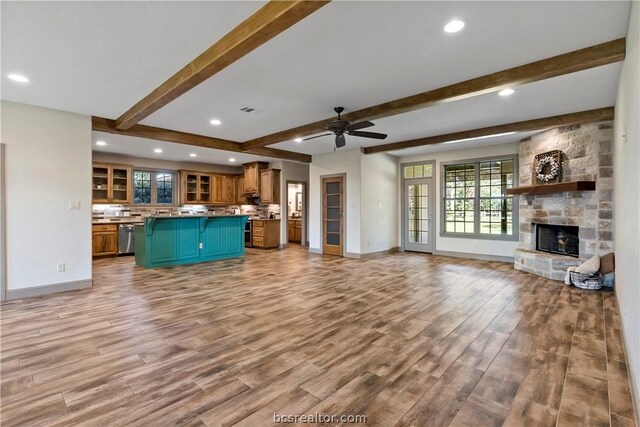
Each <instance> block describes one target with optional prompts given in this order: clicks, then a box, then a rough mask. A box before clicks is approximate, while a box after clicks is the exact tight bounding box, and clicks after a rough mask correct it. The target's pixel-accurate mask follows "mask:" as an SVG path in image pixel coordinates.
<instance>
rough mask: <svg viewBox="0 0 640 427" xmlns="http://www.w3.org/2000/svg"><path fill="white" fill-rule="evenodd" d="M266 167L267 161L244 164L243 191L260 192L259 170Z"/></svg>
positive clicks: (267, 165)
mask: <svg viewBox="0 0 640 427" xmlns="http://www.w3.org/2000/svg"><path fill="white" fill-rule="evenodd" d="M268 167H269V163H266V162H251V163H245V164H244V193H259V192H260V171H261V170H263V169H267V168H268Z"/></svg>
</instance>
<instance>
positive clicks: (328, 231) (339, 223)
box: [322, 176, 344, 256]
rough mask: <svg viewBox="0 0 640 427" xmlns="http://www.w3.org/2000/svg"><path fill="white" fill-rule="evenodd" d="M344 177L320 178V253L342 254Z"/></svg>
mask: <svg viewBox="0 0 640 427" xmlns="http://www.w3.org/2000/svg"><path fill="white" fill-rule="evenodd" d="M343 247H344V177H343V176H337V177H331V178H322V253H323V254H326V255H338V256H342V250H343Z"/></svg>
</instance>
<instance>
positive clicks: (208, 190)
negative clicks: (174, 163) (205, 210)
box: [180, 171, 212, 205]
mask: <svg viewBox="0 0 640 427" xmlns="http://www.w3.org/2000/svg"><path fill="white" fill-rule="evenodd" d="M180 174H181V175H182V203H183V204H185V205H208V204H211V198H212V177H211V175H210V174H208V173H203V172H193V171H180Z"/></svg>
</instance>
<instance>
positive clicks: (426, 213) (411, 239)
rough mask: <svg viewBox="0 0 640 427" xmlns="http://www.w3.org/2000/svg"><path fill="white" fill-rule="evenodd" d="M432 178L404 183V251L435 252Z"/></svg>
mask: <svg viewBox="0 0 640 427" xmlns="http://www.w3.org/2000/svg"><path fill="white" fill-rule="evenodd" d="M431 185H432V183H431V178H427V179H411V180H406V181H405V182H404V187H405V188H404V224H403V226H404V249H405V250H408V251H418V252H433V221H432V220H431V219H432V212H433V209H432V208H433V207H432V205H433V201H432V200H431V198H432V190H431Z"/></svg>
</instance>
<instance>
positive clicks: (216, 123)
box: [209, 119, 222, 126]
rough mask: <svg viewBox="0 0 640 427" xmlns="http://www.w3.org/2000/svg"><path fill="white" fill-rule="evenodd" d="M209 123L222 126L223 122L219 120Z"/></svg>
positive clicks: (212, 120)
mask: <svg viewBox="0 0 640 427" xmlns="http://www.w3.org/2000/svg"><path fill="white" fill-rule="evenodd" d="M209 123H211V124H212V125H214V126H220V125H221V124H222V122H221V121H220V120H218V119H211V120H210V121H209Z"/></svg>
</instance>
